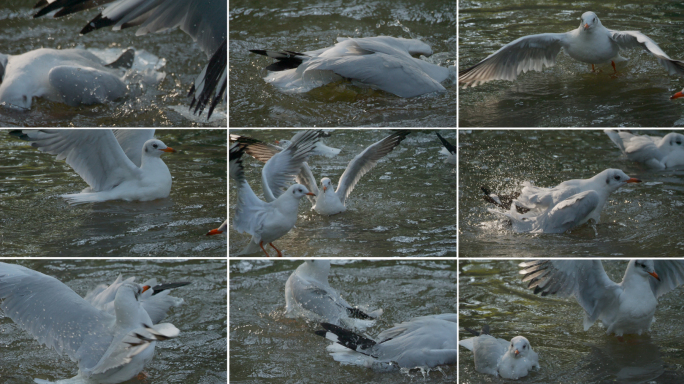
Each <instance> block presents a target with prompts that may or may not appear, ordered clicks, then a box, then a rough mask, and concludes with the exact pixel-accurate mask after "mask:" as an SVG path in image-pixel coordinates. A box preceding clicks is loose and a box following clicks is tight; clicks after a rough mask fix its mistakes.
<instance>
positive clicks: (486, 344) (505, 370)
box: [458, 325, 540, 380]
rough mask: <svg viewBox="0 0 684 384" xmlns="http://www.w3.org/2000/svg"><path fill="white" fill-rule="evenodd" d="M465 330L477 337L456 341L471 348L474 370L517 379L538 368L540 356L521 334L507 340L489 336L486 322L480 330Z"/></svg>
mask: <svg viewBox="0 0 684 384" xmlns="http://www.w3.org/2000/svg"><path fill="white" fill-rule="evenodd" d="M466 330H467V331H468V332H470V333H472V334H474V335H475V336H476V337H471V338H469V339H464V340H461V341H459V342H458V344H459V345H460V346H462V347H464V348H466V349H468V350H471V351H473V358H474V360H475V370H476V371H478V372H480V373H486V374H488V375H494V376H499V375H501V377H502V378H504V379H509V380H517V379H519V378H521V377H525V376H527V374H528V372H529V371H530V370H532V369H533V368H536V369H539V368H540V367H539V355H537V352H535V351H534V350H533V349H532V346H531V345H530V342H529V341H528V340H527V338H525V337H524V336H516V337H514V338H512V339H511V341H510V342H508V341H506V340H504V339H497V338H495V337H493V336H491V335H490V334H489V326H487V325H485V326H484V327H482V331H481V332H477V331H473V330H471V329H468V328H466Z"/></svg>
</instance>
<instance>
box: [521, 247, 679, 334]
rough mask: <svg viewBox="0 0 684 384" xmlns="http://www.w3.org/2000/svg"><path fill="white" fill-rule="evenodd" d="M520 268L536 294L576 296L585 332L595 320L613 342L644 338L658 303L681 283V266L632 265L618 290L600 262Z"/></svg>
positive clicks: (651, 262)
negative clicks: (630, 336)
mask: <svg viewBox="0 0 684 384" xmlns="http://www.w3.org/2000/svg"><path fill="white" fill-rule="evenodd" d="M520 268H522V270H521V271H520V274H521V275H524V277H523V282H528V284H527V287H528V288H529V289H534V293H535V294H536V293H541V295H542V296H546V295H558V296H560V297H569V296H574V297H575V299H577V302H578V303H579V305H580V306H582V308H584V311H585V316H584V330H585V331H586V330H588V329H589V328H590V327H591V326H592V325H593V324H594V322H596V320H599V321H601V322H602V323H603V325H604V326H605V327H606V334H608V335H610V334H611V333H614V334H615V335H616V336H622V335H623V334H639V335H640V334H642V333H644V332H648V331H649V328H650V326H651V323H653V320H654V317H653V315H654V314H655V311H656V306H657V305H658V298H659V297H660V296H662V295H664V294H666V293H668V292H670V291H672V290H674V289H675V288H677V287H679V286H680V285H682V283H684V261H683V260H630V261H629V262H628V264H627V269H626V270H625V276H624V277H623V278H622V282H621V283H619V284H618V283H615V282H613V281H612V280H610V278H609V277H608V275H607V274H606V271H605V270H604V269H603V263H602V262H601V261H600V260H534V261H529V262H524V263H520Z"/></svg>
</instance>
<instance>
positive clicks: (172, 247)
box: [0, 129, 227, 257]
mask: <svg viewBox="0 0 684 384" xmlns="http://www.w3.org/2000/svg"><path fill="white" fill-rule="evenodd" d="M156 137H157V138H158V139H160V140H162V141H163V142H164V143H166V144H167V145H168V146H170V147H172V148H174V149H176V150H177V151H178V152H176V153H170V154H165V155H164V156H162V159H163V160H164V162H165V163H166V165H167V166H168V167H169V171H170V172H171V176H172V177H173V185H172V187H171V195H170V196H169V197H168V198H166V199H158V200H154V201H150V202H125V201H109V202H104V203H94V204H83V205H78V206H70V205H69V204H68V203H66V201H64V199H62V198H61V197H59V195H62V194H66V193H75V192H79V191H81V190H82V189H84V188H86V187H87V186H88V185H87V184H86V183H85V182H84V181H83V180H82V179H81V178H80V177H79V176H78V175H77V174H76V173H75V172H74V171H73V170H72V169H71V167H69V166H68V165H67V164H66V163H65V162H64V161H57V160H55V156H52V155H49V154H46V153H43V152H40V151H38V150H37V149H35V148H32V147H31V146H29V145H28V143H27V142H25V141H22V140H18V139H17V138H16V137H14V136H10V135H9V134H8V131H7V130H0V152H1V153H2V154H3V161H2V162H1V163H0V233H1V235H0V239H1V240H0V255H1V256H28V257H35V256H50V257H101V256H102V257H122V256H134V257H145V256H170V257H208V256H214V257H225V256H226V242H227V239H226V236H225V235H217V236H211V237H207V236H205V233H206V232H207V231H208V230H210V229H212V228H216V227H218V226H219V225H220V224H221V223H222V222H223V221H224V220H225V219H226V176H227V175H226V145H227V137H226V130H224V129H217V130H158V131H157V133H156Z"/></svg>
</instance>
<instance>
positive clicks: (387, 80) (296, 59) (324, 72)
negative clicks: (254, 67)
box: [250, 36, 449, 97]
mask: <svg viewBox="0 0 684 384" xmlns="http://www.w3.org/2000/svg"><path fill="white" fill-rule="evenodd" d="M337 41H338V43H337V44H335V45H334V46H332V47H326V48H321V49H318V50H315V51H308V52H304V53H298V52H293V51H282V52H278V51H267V50H263V49H260V50H250V52H253V53H257V54H259V55H264V56H268V57H271V58H273V59H276V60H278V61H277V62H275V63H273V64H271V65H269V66H268V67H266V69H267V70H268V71H269V72H268V75H267V76H266V77H265V78H264V80H266V82H267V83H271V84H273V85H274V86H275V87H276V88H278V89H279V90H281V91H282V92H285V93H304V92H308V91H310V90H312V89H314V88H318V87H320V86H323V85H325V84H328V83H332V82H335V81H340V80H342V79H345V78H346V79H351V80H352V81H353V82H354V83H358V84H362V85H366V86H370V87H372V88H377V89H381V90H383V91H386V92H389V93H393V94H395V95H397V96H401V97H414V96H420V95H422V94H425V93H430V92H444V91H446V89H445V88H444V87H443V86H442V84H440V83H441V82H443V81H444V80H446V79H447V78H449V69H448V68H445V67H440V66H439V65H435V64H431V63H428V62H427V61H424V60H421V59H416V58H414V57H412V55H425V56H430V55H432V49H431V48H430V46H429V45H427V44H425V43H423V42H422V41H420V40H415V39H402V38H396V37H390V36H377V37H362V38H346V37H338V38H337Z"/></svg>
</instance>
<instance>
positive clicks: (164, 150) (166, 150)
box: [160, 147, 176, 152]
mask: <svg viewBox="0 0 684 384" xmlns="http://www.w3.org/2000/svg"><path fill="white" fill-rule="evenodd" d="M160 151H162V152H176V150H175V149H173V148H171V147H166V148H164V149H160Z"/></svg>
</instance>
